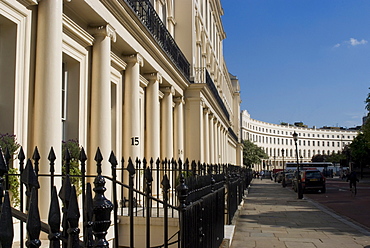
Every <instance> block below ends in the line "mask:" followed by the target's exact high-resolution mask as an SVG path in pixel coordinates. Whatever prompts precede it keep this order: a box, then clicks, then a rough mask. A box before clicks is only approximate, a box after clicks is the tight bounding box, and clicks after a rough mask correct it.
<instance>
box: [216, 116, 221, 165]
mask: <svg viewBox="0 0 370 248" xmlns="http://www.w3.org/2000/svg"><path fill="white" fill-rule="evenodd" d="M216 137H217V142H216V145H217V149H216V150H217V153H216V155H217V163H221V135H220V123H219V122H217V126H216Z"/></svg>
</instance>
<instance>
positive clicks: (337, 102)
mask: <svg viewBox="0 0 370 248" xmlns="http://www.w3.org/2000/svg"><path fill="white" fill-rule="evenodd" d="M221 2H222V7H223V9H224V16H223V17H222V20H223V25H224V30H225V32H226V36H227V38H226V39H225V40H224V56H225V60H226V64H227V67H228V70H229V71H230V73H232V74H233V75H236V76H237V77H238V78H239V82H240V84H241V97H242V104H241V108H242V110H243V109H246V110H248V112H249V113H250V114H251V117H252V118H254V119H257V120H260V121H265V122H269V123H275V124H280V122H288V123H294V122H298V121H301V122H303V123H305V124H307V125H308V126H309V127H312V126H317V127H322V126H341V127H354V126H357V125H361V124H362V117H363V116H364V115H366V113H367V112H366V110H365V103H364V101H365V99H366V97H367V94H368V93H369V92H370V90H369V89H368V88H369V87H370V1H369V0H221Z"/></svg>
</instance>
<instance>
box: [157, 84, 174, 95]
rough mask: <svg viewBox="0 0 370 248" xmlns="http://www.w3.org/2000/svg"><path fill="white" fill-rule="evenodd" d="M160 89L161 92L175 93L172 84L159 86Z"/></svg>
mask: <svg viewBox="0 0 370 248" xmlns="http://www.w3.org/2000/svg"><path fill="white" fill-rule="evenodd" d="M160 90H161V91H162V92H163V93H169V94H172V95H175V88H174V87H173V86H165V87H161V88H160Z"/></svg>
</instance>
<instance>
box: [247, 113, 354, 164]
mask: <svg viewBox="0 0 370 248" xmlns="http://www.w3.org/2000/svg"><path fill="white" fill-rule="evenodd" d="M283 124H284V125H277V124H271V123H267V122H263V121H258V120H255V119H252V118H251V117H250V114H249V113H248V111H246V110H243V111H242V113H241V135H242V139H243V140H250V141H252V142H254V143H255V144H256V145H258V146H259V147H262V148H263V149H264V151H265V152H266V153H267V155H268V156H269V159H267V160H264V161H263V162H262V164H260V165H256V166H255V168H254V169H256V170H261V169H262V168H265V169H270V170H271V169H282V168H283V159H284V162H296V152H295V144H294V140H293V137H292V135H293V133H294V132H296V133H297V134H298V154H299V159H300V162H301V161H302V162H310V161H311V159H312V157H313V156H314V155H318V154H321V155H328V154H332V153H338V152H341V151H342V149H343V148H344V147H345V146H346V145H349V144H350V143H351V142H352V140H353V139H354V138H355V137H356V136H357V133H358V131H357V130H346V129H343V128H328V127H325V128H307V127H297V126H295V125H289V124H287V123H283ZM283 156H284V157H283Z"/></svg>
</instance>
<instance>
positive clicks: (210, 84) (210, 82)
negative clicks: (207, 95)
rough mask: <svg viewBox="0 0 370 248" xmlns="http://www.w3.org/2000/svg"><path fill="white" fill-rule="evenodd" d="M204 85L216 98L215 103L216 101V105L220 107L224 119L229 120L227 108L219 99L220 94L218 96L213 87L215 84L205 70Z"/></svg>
mask: <svg viewBox="0 0 370 248" xmlns="http://www.w3.org/2000/svg"><path fill="white" fill-rule="evenodd" d="M206 83H207V85H208V87H209V88H210V89H211V92H212V94H213V96H214V97H215V98H216V101H217V103H218V105H220V107H221V109H222V111H223V112H224V114H225V115H226V118H227V119H228V120H229V119H230V114H229V111H227V108H226V106H225V104H224V102H223V101H222V99H221V97H220V94H218V90H217V88H216V86H215V83H214V82H213V80H212V78H211V76H210V75H209V73H208V71H207V70H206Z"/></svg>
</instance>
